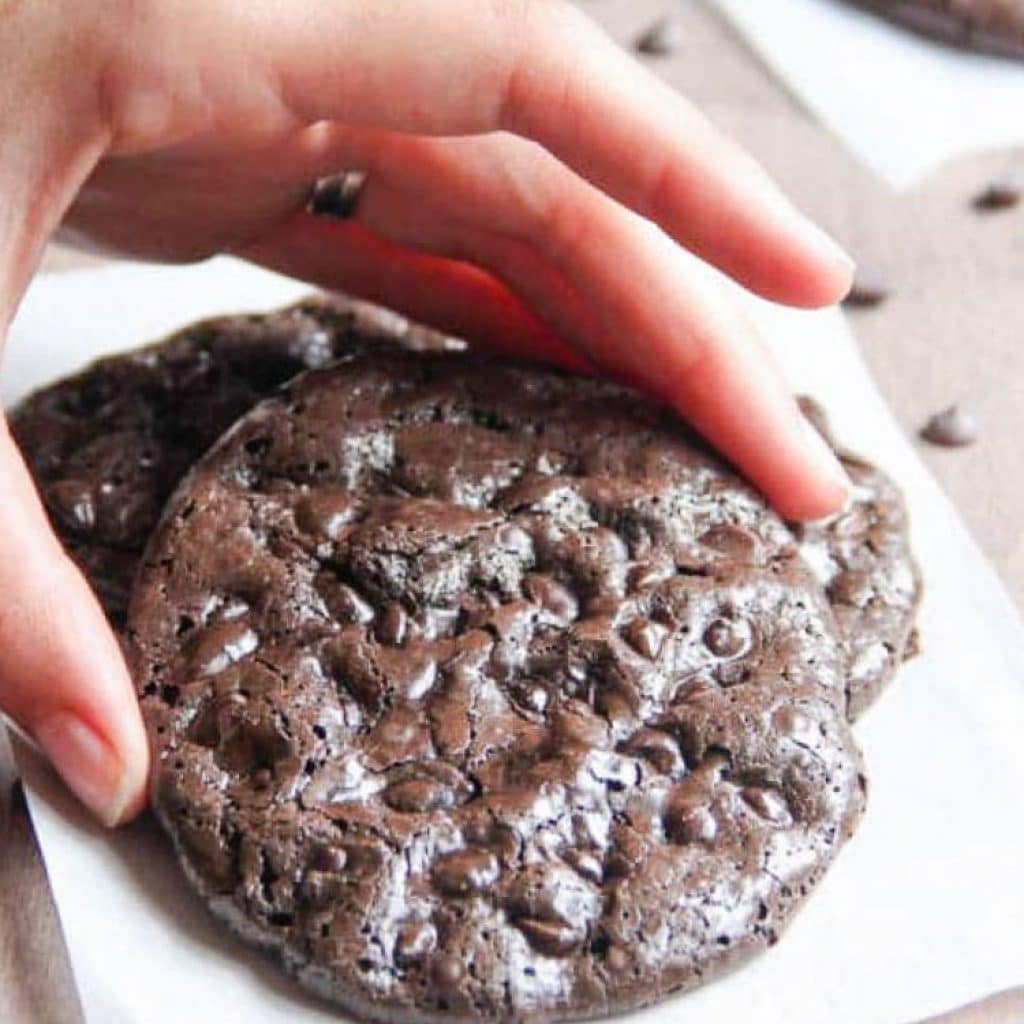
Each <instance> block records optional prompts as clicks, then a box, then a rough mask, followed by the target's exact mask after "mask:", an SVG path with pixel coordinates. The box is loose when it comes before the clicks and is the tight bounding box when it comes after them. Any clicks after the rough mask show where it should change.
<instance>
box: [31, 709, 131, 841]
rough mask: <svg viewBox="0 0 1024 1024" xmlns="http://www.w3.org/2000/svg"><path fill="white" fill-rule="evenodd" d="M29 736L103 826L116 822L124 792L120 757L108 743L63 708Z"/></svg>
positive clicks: (123, 809) (124, 799) (123, 801)
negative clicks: (33, 737)
mask: <svg viewBox="0 0 1024 1024" xmlns="http://www.w3.org/2000/svg"><path fill="white" fill-rule="evenodd" d="M33 735H34V736H35V738H36V742H37V743H38V744H39V746H40V747H42V748H43V752H44V753H45V754H46V756H47V757H48V758H49V759H50V763H51V764H52V765H53V767H54V768H55V769H56V771H57V773H58V774H59V775H60V777H61V778H62V779H63V780H64V782H65V783H66V784H67V786H68V788H69V789H70V790H71V791H72V792H73V793H74V794H75V796H77V797H78V799H79V800H81V801H82V803H83V804H85V806H86V807H88V808H89V810H90V811H92V813H93V814H95V815H96V817H97V818H99V820H100V821H101V822H102V823H103V824H104V825H107V826H108V827H109V826H113V825H116V824H117V823H118V822H119V821H120V820H121V816H122V815H123V814H124V811H125V807H126V805H127V802H128V794H127V793H126V792H125V785H124V782H125V779H124V768H123V765H122V763H121V759H120V758H119V757H118V756H117V754H116V753H115V752H114V750H113V748H112V747H111V746H110V744H109V743H107V741H106V740H104V739H103V738H102V737H101V736H100V735H99V734H98V733H97V732H96V731H95V730H94V729H92V728H91V727H90V726H88V725H86V723H85V722H83V721H82V720H81V719H80V718H78V717H76V716H75V715H73V714H71V713H70V712H67V711H58V712H57V713H56V714H53V715H51V716H50V717H49V718H46V719H44V720H43V721H42V722H40V723H39V724H38V725H37V726H36V728H35V729H34V730H33Z"/></svg>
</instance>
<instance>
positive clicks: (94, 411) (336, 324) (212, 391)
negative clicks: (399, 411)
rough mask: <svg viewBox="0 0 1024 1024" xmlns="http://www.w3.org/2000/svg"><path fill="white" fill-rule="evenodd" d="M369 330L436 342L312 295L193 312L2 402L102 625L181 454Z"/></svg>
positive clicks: (368, 337)
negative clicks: (146, 339) (160, 337)
mask: <svg viewBox="0 0 1024 1024" xmlns="http://www.w3.org/2000/svg"><path fill="white" fill-rule="evenodd" d="M382 339H387V340H391V341H397V342H401V343H402V344H403V345H404V346H407V347H412V348H438V347H443V346H444V343H445V340H444V339H443V338H442V337H441V336H440V335H437V334H435V333H434V332H430V331H427V330H425V329H423V328H420V327H414V326H412V325H411V324H410V323H409V322H408V321H406V320H405V319H404V318H402V317H399V316H398V315H397V314H394V313H390V312H388V311H386V310H383V309H379V308H378V307H375V306H371V305H369V304H367V303H362V302H357V301H354V300H349V299H342V298H331V299H327V298H314V299H309V300H307V301H305V302H301V303H299V304H298V305H296V306H292V307H290V308H288V309H283V310H279V311H277V312H274V313H270V314H266V315H255V316H230V317H221V318H219V319H216V320H207V321H204V322H202V323H198V324H194V325H192V326H190V327H187V328H185V329H184V330H183V331H180V332H179V333H177V334H175V335H173V336H172V337H170V338H168V339H167V340H165V341H163V342H160V343H158V344H155V345H151V346H148V347H147V348H143V349H140V350H138V351H135V352H130V353H127V354H123V355H116V356H112V357H110V358H107V359H102V360H100V361H98V362H96V363H94V364H93V365H92V366H90V367H89V368H88V369H86V370H84V371H83V372H81V373H79V374H76V375H75V376H73V377H69V378H68V379H66V380H63V381H60V382H58V383H57V384H54V385H51V386H49V387H47V388H44V389H42V390H41V391H38V392H37V393H36V394H34V395H32V396H31V397H29V398H28V399H27V400H26V401H24V402H23V403H22V404H21V405H20V406H19V407H18V408H17V409H16V410H14V412H13V413H12V414H11V429H12V432H13V434H14V437H15V439H16V440H17V442H18V444H19V445H20V446H21V449H22V451H23V452H24V454H25V457H26V459H27V460H28V464H29V469H30V470H31V472H32V475H33V477H34V478H35V481H36V484H37V486H38V487H39V490H40V492H41V494H42V496H43V500H44V502H45V504H46V508H47V511H48V513H49V515H50V519H51V521H52V522H53V524H54V527H55V529H56V531H57V533H58V535H59V536H60V538H61V540H62V541H63V542H64V544H65V545H66V547H67V548H68V550H69V551H70V552H71V554H72V555H73V557H74V558H75V560H76V561H77V562H78V564H79V565H80V566H81V568H82V569H83V571H84V572H85V574H86V576H87V577H88V579H89V580H90V582H91V583H92V585H93V587H94V588H95V590H96V591H97V593H98V594H99V596H100V599H101V601H102V603H103V606H104V608H105V610H106V611H107V614H108V615H109V616H110V618H111V619H112V621H113V622H114V623H115V625H120V624H121V623H122V622H123V620H124V615H125V612H126V609H127V606H128V594H129V591H130V589H131V582H132V577H133V575H134V572H135V567H136V565H137V563H138V559H139V555H140V554H141V552H142V548H143V546H144V545H145V543H146V541H147V540H148V538H149V535H150V533H152V531H153V527H154V526H155V525H156V521H157V518H158V517H159V514H160V509H161V508H162V507H163V504H164V501H165V500H166V498H167V496H168V495H169V494H170V493H171V491H172V490H173V489H174V487H175V485H176V484H177V483H178V481H179V480H180V479H181V477H182V476H183V475H184V473H185V471H186V470H187V469H188V468H189V466H191V465H192V463H193V462H194V461H195V460H196V459H197V458H198V457H199V456H200V455H201V454H202V453H203V452H204V451H206V449H207V448H209V446H210V445H211V444H212V443H213V442H214V441H215V440H216V439H217V438H218V437H219V436H220V435H221V434H222V433H223V432H224V431H225V430H226V429H227V428H228V427H229V426H230V425H231V424H232V423H233V422H234V421H235V420H236V419H237V418H238V417H239V416H241V415H242V414H243V413H244V412H247V411H248V410H249V409H251V408H252V406H253V405H254V404H255V403H256V402H257V401H259V400H260V399H261V398H265V397H266V396H267V395H269V394H271V393H272V392H273V391H274V389H275V388H277V387H278V386H279V385H281V384H283V383H284V382H285V381H287V380H288V379H290V378H291V377H293V376H295V374H296V373H298V372H300V371H301V370H307V369H310V368H312V367H316V366H323V365H325V364H327V363H329V362H332V361H333V360H334V359H336V358H337V357H338V356H339V355H341V354H342V353H345V352H350V351H353V350H354V349H357V348H360V347H364V346H365V345H366V344H367V343H372V344H377V343H379V342H380V341H381V340H382Z"/></svg>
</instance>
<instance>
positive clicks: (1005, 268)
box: [0, 0, 1024, 1024]
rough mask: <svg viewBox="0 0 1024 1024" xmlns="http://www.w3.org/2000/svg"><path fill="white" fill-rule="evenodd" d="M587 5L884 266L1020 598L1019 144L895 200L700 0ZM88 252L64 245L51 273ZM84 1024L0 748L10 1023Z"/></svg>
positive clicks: (932, 406)
mask: <svg viewBox="0 0 1024 1024" xmlns="http://www.w3.org/2000/svg"><path fill="white" fill-rule="evenodd" d="M582 5H583V6H585V7H586V9H587V10H589V11H590V12H591V13H593V14H594V15H595V16H596V17H597V18H598V19H599V20H601V21H602V22H603V23H604V24H605V25H606V26H607V27H608V28H609V30H610V31H611V32H612V33H613V34H614V35H615V36H616V37H617V38H619V39H620V40H621V41H622V42H623V43H624V44H626V45H629V44H630V43H631V42H632V41H633V40H634V39H635V38H636V37H637V36H638V35H639V34H640V32H641V31H643V29H645V28H646V27H647V26H648V25H649V24H650V23H651V22H652V21H653V20H654V19H655V17H657V16H660V15H661V14H663V13H665V12H666V11H667V10H674V11H678V12H679V16H680V17H681V19H682V21H683V24H684V35H685V44H684V46H683V48H682V49H681V51H680V52H679V53H678V54H676V55H674V56H672V57H664V58H651V59H649V64H650V66H651V67H653V68H654V69H655V70H656V71H658V72H659V73H661V74H663V75H664V76H665V77H666V78H667V79H669V80H670V81H671V82H672V83H673V85H675V86H677V87H678V88H679V89H681V90H682V91H683V92H685V93H686V94H687V95H689V96H690V97H691V98H692V99H694V100H695V101H696V102H698V103H699V104H700V105H701V106H703V107H704V109H705V110H707V111H708V112H709V113H710V114H711V116H712V117H713V118H714V119H715V120H716V121H718V123H720V124H721V125H722V126H724V127H726V128H727V129H729V130H730V131H731V132H732V133H733V134H734V135H735V136H737V137H738V138H739V139H741V140H742V141H743V142H744V143H745V144H746V145H747V146H748V147H750V148H751V149H752V150H753V151H754V152H755V153H756V154H757V155H758V156H759V157H760V158H761V159H762V160H763V161H764V162H765V163H766V164H767V165H768V167H769V168H770V169H771V170H772V172H773V173H774V174H775V175H776V177H777V178H778V179H779V180H780V181H781V182H782V183H783V184H784V185H785V187H786V188H787V189H788V190H789V192H790V193H791V195H793V197H794V198H795V199H796V200H797V201H798V202H799V203H800V204H801V205H802V206H804V207H805V208H806V209H808V210H809V211H811V212H813V213H814V214H815V215H816V216H817V217H819V218H820V220H821V221H822V222H823V223H824V224H825V226H826V227H828V228H829V229H830V230H831V231H832V232H833V233H834V234H835V235H837V236H838V237H839V238H840V239H841V240H842V241H843V242H844V243H845V244H846V245H847V246H848V247H849V248H850V250H851V251H852V252H853V254H854V255H855V257H856V258H857V259H858V261H859V262H860V263H861V264H862V265H863V266H865V267H872V268H878V269H879V270H880V271H881V272H883V273H884V274H885V275H886V276H887V278H888V279H889V281H890V283H891V286H892V289H893V292H892V295H891V297H890V298H889V299H888V300H887V301H886V302H885V303H884V304H883V305H882V306H880V307H878V308H876V309H870V310H859V311H853V312H851V314H850V316H851V322H852V325H853V328H854V331H855V333H856V335H857V337H858V339H859V341H860V343H861V346H862V349H863V351H864V354H865V357H866V358H867V360H868V363H869V365H870V366H871V368H872V370H873V372H874V374H875V377H876V379H877V381H878V383H879V386H880V388H881V390H882V392H883V393H884V394H885V396H886V398H887V400H888V401H889V404H890V405H891V407H892V408H893V410H894V412H895V413H896V415H897V417H898V419H899V421H900V422H901V424H902V425H903V426H904V429H905V430H906V431H907V432H908V434H909V435H913V434H914V433H915V432H916V430H917V429H918V428H919V427H920V425H921V424H922V423H923V422H924V420H925V419H926V418H927V416H928V415H930V414H931V413H932V412H934V411H936V410H937V409H939V408H942V407H943V406H945V405H948V404H951V403H953V402H957V401H959V402H962V403H963V404H964V405H966V406H968V407H970V408H971V409H972V410H973V411H974V412H975V414H976V415H977V417H978V419H979V420H980V422H981V425H982V434H981V439H980V441H979V443H978V444H977V445H975V446H974V447H972V448H969V449H961V450H944V449H936V448H933V447H930V446H928V445H924V444H923V443H922V444H920V450H921V455H922V457H923V458H924V459H925V461H926V462H927V464H928V465H929V467H930V469H931V470H932V472H933V473H934V474H935V476H936V477H937V478H938V479H939V481H940V482H941V483H942V484H943V486H944V487H945V488H946V490H947V492H948V493H949V494H950V496H951V497H952V498H953V500H954V501H955V503H956V504H957V506H958V507H959V509H960V511H961V513H962V514H963V516H964V518H965V519H966V520H967V522H968V524H969V526H970V527H971V529H972V532H973V533H974V535H975V537H976V538H977V540H978V541H979V543H980V544H981V546H982V548H983V549H984V551H985V552H986V554H987V555H988V556H989V558H990V559H991V560H992V561H993V563H994V564H995V566H996V568H997V569H998V571H999V572H1000V574H1001V575H1002V577H1003V579H1004V581H1005V582H1006V584H1007V586H1008V587H1009V589H1010V591H1011V593H1012V595H1013V596H1014V598H1015V600H1016V601H1017V603H1018V606H1021V605H1022V604H1024V537H1022V531H1021V529H1020V528H1019V526H1018V523H1019V521H1020V520H1021V518H1022V514H1024V483H1022V481H1021V480H1020V478H1019V473H1018V466H1019V465H1020V458H1019V455H1018V451H1017V448H1018V444H1019V442H1020V439H1021V438H1022V437H1024V429H1022V428H1024V344H1022V342H1024V337H1022V336H1021V335H1022V330H1024V329H1022V324H1024V290H1022V289H1021V284H1022V276H1024V206H1021V207H1018V208H1017V209H1015V210H1011V211H1004V212H1000V213H990V214H979V213H977V212H976V211H975V210H973V209H972V208H971V199H972V198H973V196H974V195H975V194H977V193H978V192H979V191H981V189H983V188H984V186H985V185H986V184H987V183H988V181H989V180H990V179H991V178H992V177H996V176H1001V175H1002V173H1003V172H1004V171H1006V169H1007V168H1008V167H1012V166H1019V167H1021V168H1022V169H1024V152H1021V153H997V154H987V155H983V156H980V157H976V158H971V159H969V160H965V161H963V162H961V163H959V164H957V165H954V166H949V167H945V168H943V169H942V170H941V171H940V172H939V173H937V174H936V175H934V176H933V178H932V179H931V180H929V181H927V182H926V183H924V185H923V186H922V187H920V188H919V189H917V190H915V191H914V192H913V193H911V194H905V195H896V194H894V193H892V192H891V191H890V190H889V189H887V188H886V187H885V186H884V185H882V184H881V183H879V182H878V181H877V180H875V179H873V178H872V177H871V176H870V175H869V174H868V173H867V172H865V171H864V170H863V169H862V168H861V167H860V166H859V165H858V164H856V163H855V162H854V161H853V160H852V159H851V158H850V156H849V155H848V154H847V153H846V152H845V151H844V149H843V148H842V147H841V145H840V144H839V143H838V142H837V141H836V140H835V139H833V138H832V137H831V136H830V135H828V133H827V132H825V131H824V130H822V129H821V128H819V127H817V126H816V125H814V124H812V123H811V122H810V121H809V119H808V118H807V117H806V116H805V115H804V112H803V111H802V110H801V109H800V108H799V107H798V106H797V105H796V104H795V102H794V101H793V100H792V99H791V97H790V96H789V95H788V94H787V93H786V92H785V91H784V90H782V89H781V88H780V87H779V86H778V85H777V84H776V83H775V82H774V81H773V80H772V79H771V78H770V77H769V76H768V74H767V73H766V72H765V70H764V69H763V68H762V66H761V65H760V64H759V62H758V61H757V60H756V58H754V57H753V56H752V55H751V54H750V53H749V51H748V50H747V49H746V48H745V46H744V45H743V44H742V43H741V42H740V41H738V40H737V38H736V37H735V35H734V33H733V32H732V30H731V29H730V28H729V27H728V25H726V24H724V23H723V22H722V21H721V20H720V18H719V17H718V16H717V15H716V14H715V13H714V12H713V11H711V10H710V9H708V8H707V7H706V6H705V5H704V4H703V3H701V2H699V0H686V2H682V3H680V2H678V0H676V2H673V0H583V3H582ZM86 262H87V261H86V260H83V257H82V256H81V255H80V254H77V253H70V252H68V251H66V250H61V249H59V248H54V249H52V250H51V251H50V252H48V254H47V256H46V258H45V260H44V264H43V269H44V270H47V271H59V270H63V269H67V268H69V267H73V266H81V265H83V264H84V263H86ZM853 440H855V439H853ZM1021 980H1022V982H1024V964H1022V978H1021ZM955 1019H956V1021H957V1024H981V1022H990V1024H991V1022H1009V1021H1020V1020H1024V996H1022V995H1020V994H1017V995H1013V994H1011V995H1008V996H1002V997H1000V998H997V999H995V1000H993V1001H991V1002H989V1003H986V1004H984V1005H980V1006H978V1007H976V1008H974V1009H973V1010H971V1011H968V1012H967V1013H965V1014H962V1015H958V1016H957V1017H956V1018H955ZM79 1020H80V1013H79V1011H78V1007H77V998H76V996H75V994H74V987H73V982H72V980H71V978H70V975H69V973H68V970H67V966H66V961H65V958H64V954H63V947H62V943H61V939H60V932H59V926H58V924H57V922H56V919H55V916H54V914H53V909H52V905H51V902H50V899H49V894H48V890H47V887H46V885H45V875H44V872H43V870H42V867H41V865H40V864H39V862H38V857H37V854H36V852H35V849H34V844H33V841H32V837H31V826H30V825H29V823H28V822H27V820H26V818H25V815H24V807H23V804H22V802H21V800H20V799H19V798H18V794H17V788H16V786H15V784H14V778H13V775H12V773H11V770H10V762H9V757H8V756H7V752H6V751H5V750H4V749H3V748H2V747H0V1021H4V1022H10V1024H76V1022H77V1021H79ZM943 1020H944V1021H946V1018H943ZM794 1024H803V1022H794ZM815 1024H817V1022H815ZM949 1024H952V1018H951V1019H950V1022H949Z"/></svg>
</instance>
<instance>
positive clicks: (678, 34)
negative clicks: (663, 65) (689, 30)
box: [636, 14, 683, 57]
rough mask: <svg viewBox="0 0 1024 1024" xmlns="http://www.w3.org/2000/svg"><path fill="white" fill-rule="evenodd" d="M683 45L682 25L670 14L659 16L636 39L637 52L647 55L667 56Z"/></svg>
mask: <svg viewBox="0 0 1024 1024" xmlns="http://www.w3.org/2000/svg"><path fill="white" fill-rule="evenodd" d="M682 45H683V26H682V25H681V24H680V22H679V21H678V19H676V18H674V17H673V16H672V15H670V14H666V15H665V16H664V17H663V18H659V19H658V20H657V21H656V22H655V23H654V24H653V25H651V27H650V28H649V29H647V31H646V32H644V33H643V35H641V36H640V38H639V39H637V41H636V48H637V52H638V53H643V54H646V55H647V56H648V57H667V56H669V55H670V54H673V53H676V52H677V51H678V50H679V48H680V47H681V46H682Z"/></svg>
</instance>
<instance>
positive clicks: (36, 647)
mask: <svg viewBox="0 0 1024 1024" xmlns="http://www.w3.org/2000/svg"><path fill="white" fill-rule="evenodd" d="M0 710H2V711H3V712H4V713H5V714H7V715H9V716H10V717H11V718H12V719H14V721H15V722H17V723H18V725H19V726H20V727H21V728H22V729H23V730H24V731H25V732H26V733H28V735H30V736H31V737H32V738H33V739H34V740H35V741H36V742H37V743H38V744H39V746H40V747H41V748H42V750H43V752H44V753H45V754H46V756H47V757H48V758H49V760H50V762H51V763H52V764H53V767H54V768H55V769H56V770H57V772H58V773H59V774H60V775H61V777H62V778H63V779H64V781H65V782H66V783H67V785H68V786H69V787H70V789H71V790H72V791H73V792H74V793H75V795H76V796H77V797H78V798H79V799H80V800H81V801H82V803H84V804H85V805H86V807H88V808H89V810H90V811H92V813H93V814H95V815H96V817H97V818H99V820H100V821H102V822H103V823H104V824H105V825H116V824H118V823H119V822H122V821H125V820H127V819H128V818H130V817H132V816H133V815H135V814H137V813H138V812H139V811H140V810H141V809H142V807H143V805H144V804H145V795H146V777H147V770H148V761H149V753H148V745H147V742H146V735H145V730H144V729H143V726H142V718H141V716H140V714H139V708H138V703H137V701H136V698H135V693H134V689H133V687H132V683H131V679H130V678H129V675H128V670H127V668H126V666H125V663H124V658H123V657H122V655H121V651H120V648H119V646H118V644H117V641H116V640H115V638H114V635H113V633H112V632H111V629H110V626H109V625H108V623H107V621H106V619H105V617H104V615H103V612H102V611H101V610H100V607H99V604H98V602H97V601H96V598H95V597H94V596H93V594H92V591H91V590H90V589H89V587H88V585H87V584H86V582H85V580H84V579H83V577H82V575H81V573H80V572H79V571H78V569H77V568H76V567H75V565H74V564H73V563H72V562H71V560H70V558H69V557H68V556H67V555H66V554H65V552H64V550H63V548H62V547H61V545H60V543H59V542H58V540H57V538H56V537H55V536H54V534H53V531H52V530H51V529H50V526H49V523H48V522H47V519H46V514H45V512H44V511H43V507H42V504H41V503H40V501H39V497H38V496H37V494H36V491H35V488H34V486H33V484H32V480H31V478H30V476H29V473H28V470H27V469H26V468H25V464H24V462H23V460H22V458H21V455H20V453H19V452H18V449H17V447H16V446H15V444H14V441H13V439H12V438H11V435H10V432H9V431H8V429H7V424H6V421H5V420H4V419H3V417H2V416H0Z"/></svg>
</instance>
